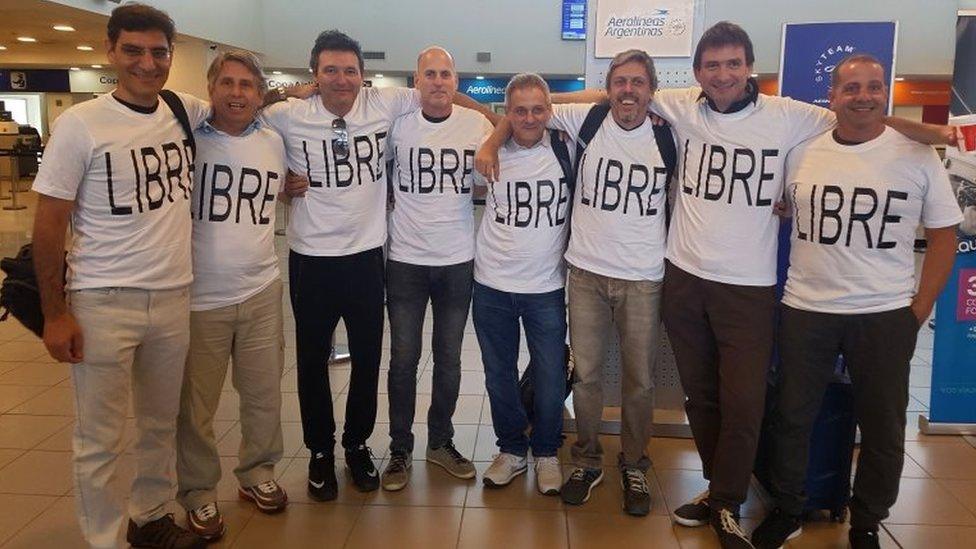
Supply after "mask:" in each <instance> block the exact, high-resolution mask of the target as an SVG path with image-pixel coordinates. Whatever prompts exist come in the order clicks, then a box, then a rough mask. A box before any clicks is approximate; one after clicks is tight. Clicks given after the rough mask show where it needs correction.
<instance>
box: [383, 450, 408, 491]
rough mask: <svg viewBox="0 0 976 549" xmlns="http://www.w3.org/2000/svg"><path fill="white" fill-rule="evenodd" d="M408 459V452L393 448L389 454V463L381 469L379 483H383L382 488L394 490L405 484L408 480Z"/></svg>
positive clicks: (401, 487) (400, 488)
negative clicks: (381, 473) (383, 469)
mask: <svg viewBox="0 0 976 549" xmlns="http://www.w3.org/2000/svg"><path fill="white" fill-rule="evenodd" d="M410 459H411V455H410V452H401V451H399V450H394V451H393V453H392V454H390V463H389V465H387V466H386V470H385V471H383V478H382V479H380V484H382V485H383V489H384V490H387V491H389V492H395V491H397V490H402V489H403V487H404V486H406V485H407V482H408V481H409V480H410V467H411V462H410Z"/></svg>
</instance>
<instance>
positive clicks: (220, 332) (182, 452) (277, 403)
mask: <svg viewBox="0 0 976 549" xmlns="http://www.w3.org/2000/svg"><path fill="white" fill-rule="evenodd" d="M281 296H282V283H281V281H280V280H275V281H274V282H272V283H271V285H270V286H268V287H267V288H265V289H263V290H261V291H260V292H259V293H257V294H256V295H254V296H252V297H250V298H248V299H246V300H245V301H243V302H241V303H238V304H235V305H228V306H226V307H220V308H218V309H212V310H208V311H194V312H192V313H190V350H189V353H188V354H187V360H186V370H185V372H184V374H183V392H182V394H181V396H180V415H179V422H178V426H177V447H176V448H177V452H176V455H177V460H176V472H177V477H178V485H179V489H178V492H177V500H178V501H179V503H180V505H182V506H183V507H184V508H185V509H187V510H188V511H189V510H192V509H196V508H197V507H200V506H202V505H204V504H206V503H209V502H213V501H217V483H218V482H219V481H220V474H221V471H220V457H219V455H218V454H217V441H216V438H215V437H214V431H213V420H214V414H215V413H216V411H217V405H218V404H219V402H220V392H221V390H222V388H223V386H224V378H225V377H226V376H227V363H228V360H229V359H230V358H231V357H233V360H234V367H233V369H232V371H231V382H232V383H233V384H234V389H236V390H237V393H238V395H240V413H241V416H240V417H241V435H242V436H241V446H240V450H239V451H238V460H239V461H238V465H237V467H236V468H234V474H235V475H236V476H237V480H238V482H239V483H240V485H241V486H244V487H248V486H254V485H257V484H260V483H262V482H265V481H268V480H273V479H274V467H275V464H276V463H278V461H280V460H281V455H282V452H283V444H282V437H281V370H282V364H283V363H284V333H283V332H282V329H283V320H282V312H281Z"/></svg>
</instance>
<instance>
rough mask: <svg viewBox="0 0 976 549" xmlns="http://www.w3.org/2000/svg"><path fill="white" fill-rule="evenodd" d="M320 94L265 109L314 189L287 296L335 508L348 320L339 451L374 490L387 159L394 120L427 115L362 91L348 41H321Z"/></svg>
mask: <svg viewBox="0 0 976 549" xmlns="http://www.w3.org/2000/svg"><path fill="white" fill-rule="evenodd" d="M312 52H313V53H312V57H311V59H310V68H311V69H312V71H313V73H314V77H315V80H316V82H317V83H318V95H313V96H311V97H309V98H307V99H302V100H298V99H290V100H288V101H285V102H281V103H277V104H275V105H271V106H270V107H268V108H266V109H265V112H264V118H265V120H267V121H268V123H269V124H270V125H271V126H272V127H273V128H274V129H276V130H277V131H278V133H280V134H281V135H282V137H283V138H284V141H285V151H286V154H287V156H288V164H289V168H290V169H291V170H292V171H294V172H296V173H298V174H301V175H303V176H305V177H306V178H307V179H308V181H309V188H308V191H307V192H306V193H305V195H304V196H300V197H297V198H295V199H293V200H292V202H291V215H290V216H289V224H288V245H289V248H290V249H291V251H290V254H289V258H288V271H289V281H290V285H289V292H290V294H291V304H292V309H293V311H294V314H295V339H296V347H297V353H298V398H299V403H300V407H301V415H302V430H303V432H304V439H305V445H306V447H308V449H309V451H310V452H311V459H310V460H309V465H308V492H309V495H310V496H311V497H312V498H313V499H315V500H317V501H328V500H333V499H335V498H336V496H337V494H338V485H337V479H336V475H335V458H334V447H335V427H336V425H335V419H334V418H333V414H332V393H331V387H330V384H329V373H328V369H327V363H328V359H329V355H330V353H331V350H332V345H331V342H332V338H333V334H334V332H335V329H336V326H337V324H338V322H339V320H340V319H342V320H343V321H344V323H345V326H346V330H347V332H348V337H349V351H350V353H351V355H352V375H351V378H350V382H349V395H348V398H347V400H346V414H345V423H344V433H343V436H342V447H343V448H344V449H345V463H346V466H347V467H348V468H349V470H350V472H351V474H352V478H353V482H354V484H355V486H356V487H357V488H358V489H359V490H361V491H371V490H376V489H377V488H378V487H379V475H378V473H377V471H376V467H375V465H374V464H373V460H372V457H371V452H370V449H369V448H368V447H366V439H367V438H369V436H370V435H371V434H372V432H373V426H374V424H375V422H376V390H377V382H378V379H379V367H380V354H381V350H382V343H383V285H384V276H385V273H384V265H383V244H384V243H385V241H386V198H387V194H386V173H385V168H386V159H387V155H386V149H387V143H388V137H389V132H390V127H391V126H392V124H393V121H394V120H395V119H396V118H398V117H400V116H402V115H404V114H407V113H409V112H412V111H415V110H416V109H418V108H419V107H420V100H419V94H418V93H417V92H416V91H415V90H410V89H405V88H364V87H363V60H362V55H361V52H360V48H359V44H358V43H357V42H356V41H355V40H353V39H352V38H350V37H348V36H346V35H345V34H343V33H341V32H339V31H334V30H333V31H326V32H323V33H322V34H320V35H319V37H318V38H317V39H316V41H315V45H314V48H313V50H312Z"/></svg>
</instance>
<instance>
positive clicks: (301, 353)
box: [288, 248, 383, 455]
mask: <svg viewBox="0 0 976 549" xmlns="http://www.w3.org/2000/svg"><path fill="white" fill-rule="evenodd" d="M288 279H289V282H290V284H289V291H290V294H291V308H292V311H294V313H295V343H296V348H297V349H296V350H297V352H298V402H299V406H300V408H301V413H302V431H303V433H304V435H305V446H306V447H308V449H309V450H311V451H312V453H313V454H314V453H316V452H322V453H324V454H326V455H332V454H333V451H334V447H335V427H336V426H335V418H334V417H333V416H332V392H331V390H330V388H329V370H328V362H329V355H330V354H331V353H332V335H333V333H334V332H335V328H336V325H337V324H338V323H339V319H340V318H341V319H342V320H343V322H344V323H345V325H346V332H347V333H348V336H349V353H350V354H351V355H352V376H351V378H350V380H349V395H348V398H347V400H346V422H345V427H344V431H343V434H342V446H343V448H345V449H346V450H350V449H353V448H356V447H357V446H359V445H360V444H365V443H366V439H367V438H369V436H370V435H371V434H372V433H373V426H374V424H375V423H376V389H377V382H378V379H379V369H380V353H381V346H382V344H383V250H382V249H381V248H374V249H372V250H366V251H365V252H360V253H357V254H352V255H344V256H336V257H313V256H307V255H302V254H300V253H297V252H295V251H292V252H291V253H290V254H289V256H288Z"/></svg>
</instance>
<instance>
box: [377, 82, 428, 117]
mask: <svg viewBox="0 0 976 549" xmlns="http://www.w3.org/2000/svg"><path fill="white" fill-rule="evenodd" d="M373 89H375V90H376V97H378V98H379V100H380V101H382V102H383V104H384V105H386V107H387V109H388V110H389V112H390V115H391V116H392V119H393V120H395V119H397V118H399V117H401V116H403V115H405V114H408V113H411V112H413V111H415V110H417V109H419V108H420V92H419V91H417V90H416V89H414V88H400V87H396V88H373Z"/></svg>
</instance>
